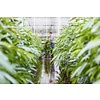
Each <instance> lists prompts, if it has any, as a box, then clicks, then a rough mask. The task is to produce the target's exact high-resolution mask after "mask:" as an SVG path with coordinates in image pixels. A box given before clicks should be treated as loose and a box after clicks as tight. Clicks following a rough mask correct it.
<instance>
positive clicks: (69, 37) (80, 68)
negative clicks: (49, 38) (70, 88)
mask: <svg viewBox="0 0 100 100" xmlns="http://www.w3.org/2000/svg"><path fill="white" fill-rule="evenodd" d="M53 53H54V54H55V57H54V58H53V60H54V61H56V65H57V66H60V70H61V72H60V75H59V76H60V77H59V80H58V83H59V82H60V80H62V79H63V75H64V77H65V78H64V79H63V80H62V83H68V82H66V81H67V80H69V81H70V83H79V84H80V83H81V84H82V83H97V82H98V83H99V81H98V80H100V68H99V67H100V18H92V17H90V18H72V19H71V20H70V21H69V25H68V26H67V27H65V28H64V29H62V32H61V35H60V36H59V37H58V39H57V40H56V45H55V48H54V51H53Z"/></svg>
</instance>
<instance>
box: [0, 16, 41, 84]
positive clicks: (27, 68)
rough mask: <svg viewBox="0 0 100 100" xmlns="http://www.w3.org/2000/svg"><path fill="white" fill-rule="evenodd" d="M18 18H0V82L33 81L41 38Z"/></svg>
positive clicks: (39, 54)
mask: <svg viewBox="0 0 100 100" xmlns="http://www.w3.org/2000/svg"><path fill="white" fill-rule="evenodd" d="M22 22H23V21H22V20H19V19H18V18H9V17H7V18H6V17H5V18H4V17H3V18H0V55H1V56H0V59H1V60H0V83H34V78H35V75H36V72H37V66H38V62H37V59H38V57H39V56H41V40H40V38H39V37H38V36H37V35H36V34H35V33H32V30H31V29H30V28H29V27H27V26H25V27H23V26H22V25H21V24H22Z"/></svg>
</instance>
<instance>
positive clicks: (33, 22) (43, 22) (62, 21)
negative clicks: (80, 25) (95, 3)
mask: <svg viewBox="0 0 100 100" xmlns="http://www.w3.org/2000/svg"><path fill="white" fill-rule="evenodd" d="M25 19H26V20H27V21H28V25H29V26H31V27H32V29H33V31H34V32H36V33H38V35H39V36H40V37H42V38H45V37H47V36H48V35H49V34H48V33H49V32H50V31H51V32H52V33H53V35H54V36H57V35H59V34H60V29H61V28H62V27H63V26H67V25H68V21H69V19H70V17H26V18H25Z"/></svg>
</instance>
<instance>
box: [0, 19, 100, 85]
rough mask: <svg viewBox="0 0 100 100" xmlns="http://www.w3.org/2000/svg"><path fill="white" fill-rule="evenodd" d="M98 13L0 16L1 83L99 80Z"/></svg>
mask: <svg viewBox="0 0 100 100" xmlns="http://www.w3.org/2000/svg"><path fill="white" fill-rule="evenodd" d="M99 42H100V17H0V84H99V83H100V43H99Z"/></svg>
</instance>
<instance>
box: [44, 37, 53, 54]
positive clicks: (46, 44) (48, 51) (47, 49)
mask: <svg viewBox="0 0 100 100" xmlns="http://www.w3.org/2000/svg"><path fill="white" fill-rule="evenodd" d="M51 50H52V48H51V44H50V39H47V40H45V42H44V47H43V51H44V54H45V55H46V56H47V55H51Z"/></svg>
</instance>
